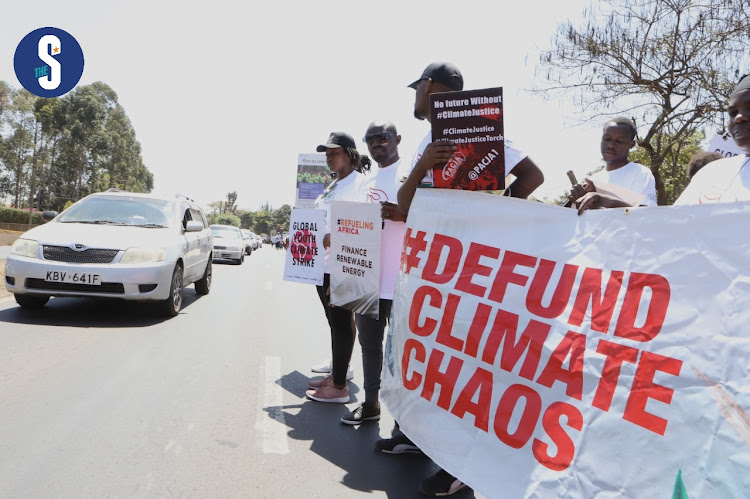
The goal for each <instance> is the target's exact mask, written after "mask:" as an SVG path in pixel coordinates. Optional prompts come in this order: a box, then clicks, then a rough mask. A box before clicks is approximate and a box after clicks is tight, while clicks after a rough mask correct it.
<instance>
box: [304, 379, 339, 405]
mask: <svg viewBox="0 0 750 499" xmlns="http://www.w3.org/2000/svg"><path fill="white" fill-rule="evenodd" d="M306 394H307V396H308V397H309V398H311V399H312V400H317V401H318V402H333V403H336V404H346V403H347V402H349V387H348V386H345V387H344V388H342V389H341V390H339V389H338V388H336V387H335V386H333V383H331V384H330V385H323V386H321V387H320V388H318V389H317V390H307V392H306Z"/></svg>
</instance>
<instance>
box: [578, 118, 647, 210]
mask: <svg viewBox="0 0 750 499" xmlns="http://www.w3.org/2000/svg"><path fill="white" fill-rule="evenodd" d="M636 136H637V130H636V128H635V123H633V121H632V120H630V119H628V118H625V117H624V116H618V117H616V118H613V119H611V120H609V121H607V122H606V123H605V124H604V128H603V129H602V141H601V153H602V159H603V160H604V163H605V167H604V169H603V170H600V171H598V172H596V173H594V174H593V175H591V176H590V177H589V178H588V179H586V182H585V183H583V184H578V185H575V186H573V188H572V189H571V191H570V195H569V196H568V199H570V200H571V202H573V203H575V206H576V207H577V208H578V210H579V213H580V212H582V211H583V210H587V209H593V208H616V207H627V206H656V182H655V180H654V175H653V173H651V170H649V169H648V168H646V167H645V166H643V165H641V164H639V163H634V162H633V161H630V158H629V155H630V150H631V149H632V148H633V147H635V138H636ZM600 182H601V183H605V184H609V185H612V186H615V187H618V188H621V189H626V191H625V192H628V191H629V192H628V194H630V193H632V196H629V197H633V198H638V201H637V202H635V203H634V202H632V201H631V200H629V199H622V198H620V197H617V196H616V195H613V194H609V193H603V192H597V188H596V185H597V183H600Z"/></svg>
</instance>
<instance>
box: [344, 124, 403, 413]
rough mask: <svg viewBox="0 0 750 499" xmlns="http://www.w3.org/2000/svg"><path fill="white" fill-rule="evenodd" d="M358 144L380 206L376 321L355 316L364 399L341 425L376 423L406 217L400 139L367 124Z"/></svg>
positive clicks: (387, 128)
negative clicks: (366, 156)
mask: <svg viewBox="0 0 750 499" xmlns="http://www.w3.org/2000/svg"><path fill="white" fill-rule="evenodd" d="M363 141H364V142H365V143H366V144H367V149H368V151H369V152H370V157H371V158H372V159H373V160H374V161H375V162H376V163H377V165H378V167H377V168H371V169H370V173H369V174H368V175H366V176H365V183H364V190H365V197H366V199H367V202H370V203H380V205H381V209H380V210H381V213H380V214H381V217H382V218H383V231H382V233H381V238H380V241H381V243H380V309H379V314H378V316H379V318H378V319H373V318H372V317H369V316H366V315H362V314H355V316H354V319H355V321H356V323H357V332H358V337H359V344H360V346H361V347H362V373H363V377H364V389H365V400H364V402H363V403H362V404H361V405H360V406H358V407H357V408H356V409H354V410H353V411H352V412H351V413H350V414H348V415H346V416H344V417H342V418H341V422H342V423H345V424H350V425H358V424H360V423H362V422H364V421H368V420H372V421H376V420H378V419H380V402H379V397H380V374H381V371H382V369H383V337H384V334H385V328H386V326H387V324H388V320H389V318H390V315H391V305H392V304H393V294H394V293H395V291H396V282H397V280H398V273H399V267H400V261H401V249H402V247H403V243H404V233H405V232H406V224H405V223H404V222H405V220H406V215H404V214H403V213H402V212H401V211H400V210H399V209H398V205H396V203H395V201H396V194H397V193H398V188H399V187H400V186H401V181H400V179H402V178H403V176H404V172H403V171H402V169H401V158H400V157H399V154H398V145H399V143H400V142H401V136H400V135H399V134H398V131H397V130H396V126H395V125H394V124H393V123H391V122H377V121H374V122H372V123H370V125H369V126H368V127H367V131H366V132H365V136H364V139H363Z"/></svg>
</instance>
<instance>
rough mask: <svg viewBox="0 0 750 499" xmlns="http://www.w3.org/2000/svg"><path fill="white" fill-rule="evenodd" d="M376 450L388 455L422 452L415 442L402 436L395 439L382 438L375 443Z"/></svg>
mask: <svg viewBox="0 0 750 499" xmlns="http://www.w3.org/2000/svg"><path fill="white" fill-rule="evenodd" d="M375 450H378V451H380V452H385V453H386V454H421V453H422V450H421V449H420V448H419V447H417V446H416V445H414V442H412V441H411V440H409V439H408V438H406V435H404V434H401V435H398V436H395V437H393V438H382V439H380V440H378V441H377V442H375Z"/></svg>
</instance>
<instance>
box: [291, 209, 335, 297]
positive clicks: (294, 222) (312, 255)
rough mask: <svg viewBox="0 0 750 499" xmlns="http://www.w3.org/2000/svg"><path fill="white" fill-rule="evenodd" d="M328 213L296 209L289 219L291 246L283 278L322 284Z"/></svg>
mask: <svg viewBox="0 0 750 499" xmlns="http://www.w3.org/2000/svg"><path fill="white" fill-rule="evenodd" d="M325 225H326V223H325V213H324V212H323V210H315V209H311V208H294V209H293V210H292V215H291V217H290V220H289V248H288V249H287V252H286V263H285V265H284V280H285V281H293V282H301V283H304V284H315V285H318V286H322V285H323V259H324V257H325V251H324V250H323V236H325Z"/></svg>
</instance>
